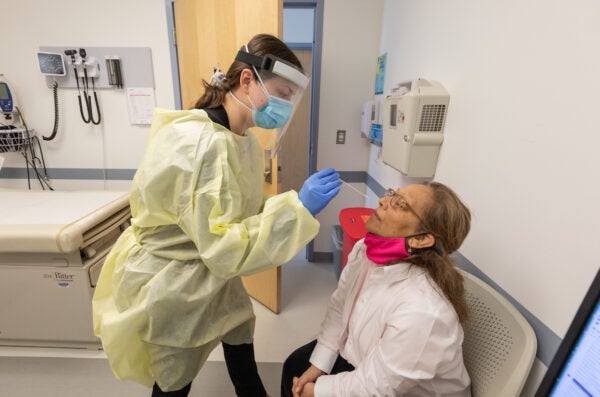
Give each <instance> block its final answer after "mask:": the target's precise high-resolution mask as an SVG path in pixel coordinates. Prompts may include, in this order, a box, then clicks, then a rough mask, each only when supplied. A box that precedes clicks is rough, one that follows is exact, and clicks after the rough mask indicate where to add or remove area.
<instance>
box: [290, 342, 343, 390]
mask: <svg viewBox="0 0 600 397" xmlns="http://www.w3.org/2000/svg"><path fill="white" fill-rule="evenodd" d="M316 345H317V341H316V340H314V341H312V342H310V343H308V344H306V345H304V346H302V347H300V348H298V349H296V350H295V351H294V352H293V353H292V354H290V355H289V357H288V358H287V359H286V360H285V363H283V371H282V373H281V397H292V383H293V379H294V376H296V377H300V376H301V375H302V374H303V373H304V371H306V370H307V369H308V368H310V365H311V364H310V361H308V360H309V359H310V355H311V354H312V352H313V350H314V349H315V346H316ZM349 371H354V367H353V366H352V364H350V363H349V362H348V361H346V360H344V359H343V358H342V357H341V356H338V358H337V360H335V364H334V365H333V368H332V369H331V372H330V373H329V374H330V375H333V374H339V373H340V372H349Z"/></svg>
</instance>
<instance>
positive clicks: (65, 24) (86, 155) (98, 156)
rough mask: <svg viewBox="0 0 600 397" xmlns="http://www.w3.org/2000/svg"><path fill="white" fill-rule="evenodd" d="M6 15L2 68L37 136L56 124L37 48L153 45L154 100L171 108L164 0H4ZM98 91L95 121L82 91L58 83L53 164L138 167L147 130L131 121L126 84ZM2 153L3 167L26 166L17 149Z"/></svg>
mask: <svg viewBox="0 0 600 397" xmlns="http://www.w3.org/2000/svg"><path fill="white" fill-rule="evenodd" d="M2 15H3V19H2V27H3V31H4V32H5V34H4V35H3V38H2V52H1V53H2V56H1V57H0V73H2V74H4V75H5V77H6V78H7V79H8V80H9V81H10V83H11V87H12V89H13V90H14V91H15V93H16V95H17V96H18V100H19V102H20V109H21V110H22V112H23V113H24V115H25V118H26V121H27V124H28V125H29V127H30V128H34V129H35V130H36V131H37V134H38V136H41V135H45V136H48V135H50V134H49V133H50V131H51V129H52V125H53V122H54V114H53V98H52V92H51V89H49V88H47V86H46V79H45V77H43V76H42V75H41V74H40V73H39V68H38V63H37V57H36V52H37V51H38V50H39V47H40V46H73V47H74V48H79V47H84V48H85V47H149V48H151V50H152V63H153V69H154V84H155V87H156V89H155V98H156V105H157V106H159V107H166V108H173V107H174V98H173V82H172V77H171V63H170V58H169V56H170V55H169V46H168V37H169V36H168V33H167V19H166V16H165V2H164V0H104V1H102V2H94V3H91V2H88V1H79V0H53V1H39V0H23V1H5V2H3V4H2ZM101 62H103V61H101ZM98 92H99V100H100V104H101V111H102V119H103V120H102V123H101V125H100V126H94V125H92V124H85V123H84V122H83V121H82V120H81V117H80V115H79V108H78V104H77V90H76V89H59V103H60V129H59V131H58V135H57V138H56V139H55V140H54V141H51V142H44V143H43V147H44V155H45V157H46V165H47V166H48V167H49V168H94V169H106V168H108V169H114V168H124V169H135V168H137V165H138V163H139V161H140V160H141V156H142V154H143V151H144V148H145V143H146V137H147V133H148V131H149V128H148V127H147V126H136V125H130V124H129V115H128V109H127V101H126V97H125V94H124V90H114V89H110V90H109V89H100V90H98ZM3 156H4V157H5V162H4V167H21V166H22V165H23V158H22V157H21V156H20V155H18V154H14V153H10V154H4V155H3ZM128 185H129V182H128V181H107V182H105V181H82V180H79V181H68V180H56V181H53V186H54V187H55V188H58V189H83V188H102V189H103V188H109V189H110V188H117V189H120V188H127V187H128ZM2 186H3V187H7V186H10V187H25V186H26V183H25V181H23V180H6V179H0V187H2ZM34 186H37V184H34Z"/></svg>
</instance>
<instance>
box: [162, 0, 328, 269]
mask: <svg viewBox="0 0 600 397" xmlns="http://www.w3.org/2000/svg"><path fill="white" fill-rule="evenodd" d="M175 1H177V0H165V7H166V16H167V29H168V32H169V53H170V59H171V76H172V79H173V98H174V100H175V109H181V108H182V100H181V85H180V79H179V62H178V57H177V45H176V39H175V15H174V10H173V3H174V2H175ZM323 1H324V0H283V8H313V9H314V18H315V20H314V31H313V44H312V53H313V57H312V62H313V64H312V90H311V94H310V95H311V111H310V113H311V115H310V138H309V149H308V156H309V159H308V175H311V174H312V173H313V172H315V171H316V169H317V152H318V144H319V139H318V137H319V97H320V91H321V58H322V47H323ZM286 44H287V43H286ZM290 48H292V49H294V46H293V43H290ZM296 48H298V47H296ZM302 48H303V49H306V48H307V47H306V46H303V47H302ZM306 259H307V260H308V261H309V262H313V261H314V260H315V253H314V243H313V242H312V241H311V242H310V243H308V245H307V247H306Z"/></svg>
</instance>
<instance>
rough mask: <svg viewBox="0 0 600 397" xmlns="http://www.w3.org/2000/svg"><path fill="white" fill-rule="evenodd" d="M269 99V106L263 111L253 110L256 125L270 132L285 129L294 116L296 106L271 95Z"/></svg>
mask: <svg viewBox="0 0 600 397" xmlns="http://www.w3.org/2000/svg"><path fill="white" fill-rule="evenodd" d="M268 98H269V99H268V102H267V104H266V105H265V106H264V107H263V108H262V109H260V110H258V109H256V108H254V109H252V119H253V120H254V124H256V126H257V127H260V128H265V129H268V130H270V129H273V128H280V127H283V126H284V125H285V123H287V122H288V120H289V119H290V116H291V115H292V109H293V108H294V104H293V103H291V102H289V101H286V100H284V99H281V98H277V97H274V96H271V95H268Z"/></svg>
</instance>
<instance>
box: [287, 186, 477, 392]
mask: <svg viewBox="0 0 600 397" xmlns="http://www.w3.org/2000/svg"><path fill="white" fill-rule="evenodd" d="M470 223H471V214H470V212H469V210H468V208H467V207H466V206H465V205H464V204H463V203H462V202H461V201H460V199H459V198H458V197H457V195H456V194H455V193H454V192H453V191H452V190H451V189H449V188H448V187H446V186H445V185H443V184H441V183H437V182H425V183H423V184H420V185H408V186H406V187H403V188H402V189H398V190H396V191H394V190H391V189H390V190H388V192H387V193H386V195H385V197H383V198H381V199H380V200H379V207H378V208H377V209H376V210H375V213H374V214H373V215H372V216H371V218H369V220H368V221H367V223H366V229H367V231H368V233H367V235H366V237H365V238H364V240H360V241H358V242H357V243H356V245H355V246H354V249H353V250H352V252H351V253H350V255H349V257H348V264H347V266H346V267H345V268H344V271H343V272H342V275H341V277H340V281H339V285H338V288H337V290H336V291H335V292H334V293H333V295H332V296H331V300H330V303H329V308H328V311H327V315H326V317H325V320H324V321H323V324H322V328H321V332H320V334H319V336H318V339H317V340H315V341H313V342H311V343H309V344H307V345H305V346H303V347H300V348H299V349H297V350H296V351H295V352H294V353H292V354H291V355H290V356H289V357H288V358H287V360H286V362H285V363H284V366H283V374H282V380H281V395H282V396H294V397H297V396H301V397H304V396H317V397H321V396H342V397H350V396H360V397H365V396H453V397H454V396H456V397H458V396H460V397H463V396H470V395H471V391H470V379H469V375H468V374H467V371H466V369H465V366H464V364H463V355H462V342H463V329H462V327H461V322H463V321H465V320H466V318H467V304H466V300H465V295H464V287H463V278H462V276H461V275H460V273H458V271H457V270H456V269H455V268H454V266H453V262H452V259H451V258H450V257H449V255H450V253H452V252H454V251H456V250H457V249H458V248H459V247H460V245H461V244H462V242H463V240H464V239H465V237H466V236H467V234H468V233H469V229H470Z"/></svg>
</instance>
